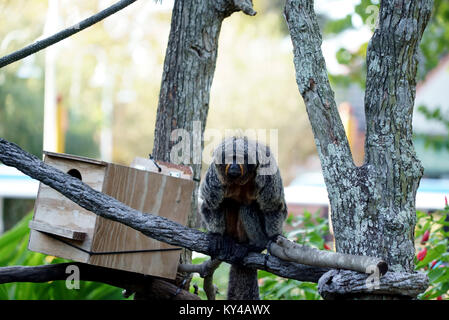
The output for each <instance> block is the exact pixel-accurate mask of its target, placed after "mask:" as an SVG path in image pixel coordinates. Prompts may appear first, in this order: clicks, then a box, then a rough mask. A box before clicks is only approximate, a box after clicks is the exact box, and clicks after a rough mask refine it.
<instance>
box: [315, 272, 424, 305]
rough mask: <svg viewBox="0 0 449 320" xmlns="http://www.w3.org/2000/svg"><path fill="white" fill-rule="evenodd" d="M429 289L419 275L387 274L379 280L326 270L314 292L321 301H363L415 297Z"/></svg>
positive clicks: (373, 277)
mask: <svg viewBox="0 0 449 320" xmlns="http://www.w3.org/2000/svg"><path fill="white" fill-rule="evenodd" d="M428 286H429V279H428V278H427V275H426V274H425V273H422V272H415V273H407V272H387V274H385V276H383V277H382V278H380V277H376V275H366V274H363V273H358V272H354V271H349V270H330V271H329V272H327V273H326V274H324V275H323V276H322V277H321V279H320V280H319V282H318V292H319V293H320V295H321V296H322V297H323V298H324V299H328V300H332V299H336V298H345V297H346V298H355V297H358V298H363V297H365V296H366V297H371V298H372V296H373V295H388V296H390V297H391V296H398V298H401V297H402V298H410V297H411V298H415V297H416V296H417V295H418V294H420V293H422V292H424V291H425V290H426V289H427V287H428Z"/></svg>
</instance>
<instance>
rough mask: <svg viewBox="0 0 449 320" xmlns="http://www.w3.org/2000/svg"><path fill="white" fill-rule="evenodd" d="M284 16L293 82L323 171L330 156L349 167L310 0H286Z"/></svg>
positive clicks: (341, 127)
mask: <svg viewBox="0 0 449 320" xmlns="http://www.w3.org/2000/svg"><path fill="white" fill-rule="evenodd" d="M284 15H285V19H286V21H287V24H288V28H289V31H290V35H291V39H292V43H293V53H294V63H295V70H296V82H297V84H298V88H299V91H300V93H301V95H302V97H303V99H304V102H305V105H306V109H307V113H308V115H309V119H310V123H311V125H312V130H313V134H314V136H315V143H316V145H317V150H318V153H319V155H320V158H321V162H322V164H323V161H324V165H323V170H326V162H329V161H331V160H332V158H333V157H338V158H340V162H339V165H340V166H343V167H345V168H352V167H354V164H353V160H352V156H351V150H350V148H349V143H348V140H347V138H346V134H345V130H344V128H343V124H342V122H341V119H340V116H339V114H338V110H337V106H336V103H335V99H334V92H333V91H332V88H331V86H330V83H329V79H328V76H327V70H326V64H325V61H324V58H323V54H322V52H321V42H322V39H321V33H320V29H319V26H318V21H317V18H316V15H315V12H314V8H313V0H287V2H286V4H285V9H284ZM334 161H335V160H334Z"/></svg>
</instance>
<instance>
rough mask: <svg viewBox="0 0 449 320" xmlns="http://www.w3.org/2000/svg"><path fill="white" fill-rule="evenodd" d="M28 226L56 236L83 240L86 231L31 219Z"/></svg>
mask: <svg viewBox="0 0 449 320" xmlns="http://www.w3.org/2000/svg"><path fill="white" fill-rule="evenodd" d="M28 227H29V228H30V229H33V230H37V231H40V232H44V233H51V234H54V235H56V236H60V237H63V238H66V239H71V240H78V241H83V240H84V239H85V238H86V236H87V233H86V232H84V231H79V230H73V229H69V228H63V227H57V226H53V225H51V224H49V223H47V222H42V221H37V220H32V221H30V222H29V224H28Z"/></svg>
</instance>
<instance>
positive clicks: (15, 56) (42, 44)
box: [0, 0, 137, 68]
mask: <svg viewBox="0 0 449 320" xmlns="http://www.w3.org/2000/svg"><path fill="white" fill-rule="evenodd" d="M136 1H137V0H121V1H119V2H117V3H115V4H113V5H112V6H110V7H108V8H106V9H104V10H102V11H100V12H98V13H97V14H94V15H93V16H91V17H89V18H87V19H84V20H83V21H81V22H79V23H77V24H75V25H73V26H72V27H70V28H67V29H64V30H62V31H60V32H58V33H56V34H54V35H52V36H50V37H48V38H45V39H42V40H39V41H36V42H34V43H32V44H30V45H28V46H26V47H25V48H22V49H20V50H18V51H15V52H13V53H11V54H9V55H7V56H4V57H2V58H0V68H3V67H4V66H7V65H8V64H11V63H13V62H16V61H18V60H21V59H23V58H25V57H28V56H29V55H32V54H33V53H36V52H38V51H41V50H43V49H45V48H47V47H49V46H51V45H53V44H55V43H58V42H59V41H62V40H64V39H66V38H68V37H70V36H72V35H74V34H75V33H78V32H80V31H81V30H84V29H86V28H88V27H90V26H92V25H94V24H96V23H97V22H99V21H101V20H103V19H105V18H107V17H109V16H110V15H112V14H114V13H116V12H117V11H120V10H122V9H123V8H125V7H127V6H129V5H130V4H132V3H134V2H136Z"/></svg>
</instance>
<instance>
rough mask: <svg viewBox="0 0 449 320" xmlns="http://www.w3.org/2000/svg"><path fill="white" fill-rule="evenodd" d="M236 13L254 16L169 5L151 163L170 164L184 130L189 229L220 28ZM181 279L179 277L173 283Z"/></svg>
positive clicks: (238, 6) (204, 4)
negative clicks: (191, 184) (189, 175)
mask: <svg viewBox="0 0 449 320" xmlns="http://www.w3.org/2000/svg"><path fill="white" fill-rule="evenodd" d="M240 10H241V11H243V12H244V13H246V14H248V15H254V14H255V12H254V10H253V9H252V3H251V1H250V0H175V3H174V8H173V13H172V21H171V30H170V35H169V39H168V46H167V51H166V56H165V61H164V71H163V75H162V84H161V90H160V96H159V105H158V110H157V119H156V128H155V133H154V147H153V153H152V155H153V157H154V159H155V160H161V161H169V162H170V161H171V159H170V152H171V151H172V147H173V145H175V144H177V143H179V142H180V140H179V139H178V137H175V138H176V140H175V141H172V140H171V135H172V133H173V131H174V130H176V129H185V130H186V132H188V133H189V138H190V150H189V152H190V156H189V157H188V160H187V161H185V162H184V164H186V165H191V166H192V167H193V174H194V180H195V181H196V187H195V190H194V192H193V196H192V211H191V214H190V215H189V218H188V226H189V227H195V226H196V225H197V199H198V184H199V182H198V181H199V179H200V174H201V152H202V149H203V132H204V128H205V126H206V118H207V113H208V110H209V94H210V87H211V85H212V79H213V77H214V72H215V65H216V61H217V52H218V38H219V34H220V29H221V24H222V22H223V20H224V19H225V18H226V17H228V16H230V15H231V14H232V13H234V12H237V11H240ZM194 123H195V127H194ZM184 142H186V141H184ZM183 151H186V150H183ZM190 261H191V252H190V251H187V250H184V251H183V254H182V263H189V262H190ZM182 278H183V275H180V277H179V280H180V279H182Z"/></svg>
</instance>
